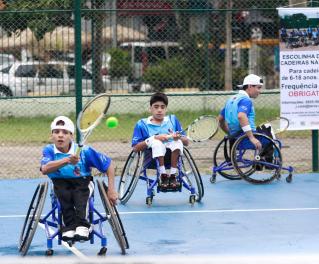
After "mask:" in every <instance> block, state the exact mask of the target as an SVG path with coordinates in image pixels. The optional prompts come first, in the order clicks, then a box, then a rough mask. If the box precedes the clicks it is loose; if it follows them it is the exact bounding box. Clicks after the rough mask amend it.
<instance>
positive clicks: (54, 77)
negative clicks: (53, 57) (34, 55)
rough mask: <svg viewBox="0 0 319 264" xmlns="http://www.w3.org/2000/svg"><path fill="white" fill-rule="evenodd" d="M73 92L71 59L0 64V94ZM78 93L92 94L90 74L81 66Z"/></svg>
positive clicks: (73, 78)
mask: <svg viewBox="0 0 319 264" xmlns="http://www.w3.org/2000/svg"><path fill="white" fill-rule="evenodd" d="M103 82H107V80H105V79H104V80H103ZM104 86H105V87H106V86H107V85H106V84H104ZM74 92H75V64H74V63H69V62H59V61H53V62H39V61H30V62H14V63H12V64H8V65H3V66H2V67H1V68H0V97H8V96H38V95H41V96H51V95H68V94H74ZM82 93H83V94H92V74H91V73H90V72H89V71H87V70H86V69H84V68H83V67H82Z"/></svg>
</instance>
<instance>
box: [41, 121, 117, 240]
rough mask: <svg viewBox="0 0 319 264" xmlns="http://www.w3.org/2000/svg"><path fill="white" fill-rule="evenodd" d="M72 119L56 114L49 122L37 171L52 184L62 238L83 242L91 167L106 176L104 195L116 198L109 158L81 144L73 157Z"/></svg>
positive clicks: (87, 226)
mask: <svg viewBox="0 0 319 264" xmlns="http://www.w3.org/2000/svg"><path fill="white" fill-rule="evenodd" d="M74 131H75V128H74V124H73V122H72V121H71V120H70V119H69V118H67V117H65V116H58V117H56V118H55V119H54V120H53V122H52V123H51V138H52V141H53V144H49V145H47V146H45V147H44V149H43V153H42V160H41V168H40V170H41V172H42V174H44V175H48V176H49V178H50V179H51V180H52V182H53V185H54V193H55V195H56V196H57V198H58V200H59V202H60V204H61V210H62V220H63V224H64V226H63V227H62V228H61V233H62V240H64V241H67V242H69V241H80V242H83V241H87V240H89V234H90V223H89V222H88V220H87V216H88V200H89V198H90V196H91V195H92V193H93V189H94V183H93V177H92V176H91V168H92V167H94V168H96V169H98V170H99V171H100V172H102V173H106V174H107V176H108V184H109V186H108V192H107V196H108V198H109V200H110V201H111V203H113V204H115V203H116V200H117V198H118V196H117V192H116V190H115V187H114V166H113V164H112V161H111V159H110V158H109V157H108V156H106V155H104V154H102V153H99V152H97V151H96V150H95V149H93V148H91V147H88V146H85V147H83V149H82V150H81V153H80V156H79V157H78V156H76V155H75V153H76V148H77V144H76V143H75V142H74V141H73V135H74Z"/></svg>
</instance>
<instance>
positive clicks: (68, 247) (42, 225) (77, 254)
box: [39, 223, 89, 260]
mask: <svg viewBox="0 0 319 264" xmlns="http://www.w3.org/2000/svg"><path fill="white" fill-rule="evenodd" d="M39 226H40V227H41V228H42V229H43V230H45V226H44V224H42V223H39ZM49 231H50V232H51V233H53V232H54V230H53V229H52V228H50V227H49ZM55 239H56V240H58V237H57V236H56V237H55ZM62 245H63V246H65V247H66V248H67V249H68V250H70V251H71V252H72V253H73V254H74V255H76V256H77V257H78V258H80V259H82V260H89V257H87V256H85V255H84V254H83V253H82V252H81V251H79V250H78V249H77V248H76V247H75V246H72V247H70V246H69V244H68V243H66V242H64V241H62Z"/></svg>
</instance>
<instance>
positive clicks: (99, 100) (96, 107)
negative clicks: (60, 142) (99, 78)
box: [75, 94, 111, 156]
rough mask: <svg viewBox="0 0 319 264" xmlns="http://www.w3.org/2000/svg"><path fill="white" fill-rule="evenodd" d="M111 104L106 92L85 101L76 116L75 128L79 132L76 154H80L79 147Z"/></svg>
mask: <svg viewBox="0 0 319 264" xmlns="http://www.w3.org/2000/svg"><path fill="white" fill-rule="evenodd" d="M110 104H111V97H110V96H109V95H108V94H99V95H98V96H95V97H94V98H93V99H92V100H90V101H89V102H87V103H86V104H85V106H84V107H83V110H82V111H81V112H80V114H79V116H78V118H77V122H76V124H77V128H78V130H79V132H80V142H79V144H78V148H77V150H76V154H75V155H76V156H79V155H80V152H81V149H82V147H83V145H84V144H85V142H86V141H87V139H88V137H89V136H90V135H91V133H92V131H93V130H94V128H96V127H97V126H98V125H99V124H100V122H101V120H102V119H103V118H104V117H105V114H106V112H107V110H108V109H109V107H110Z"/></svg>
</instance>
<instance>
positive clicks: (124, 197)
mask: <svg viewBox="0 0 319 264" xmlns="http://www.w3.org/2000/svg"><path fill="white" fill-rule="evenodd" d="M142 160H143V157H142V155H141V153H140V152H134V151H132V152H131V153H130V155H129V156H128V158H127V160H126V162H125V165H124V168H123V171H122V175H121V178H120V182H119V186H118V193H119V199H120V201H121V203H122V204H125V203H126V202H127V201H128V200H129V199H130V198H131V196H132V194H133V192H134V190H135V188H136V185H137V182H138V179H139V173H140V170H141V164H142Z"/></svg>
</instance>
